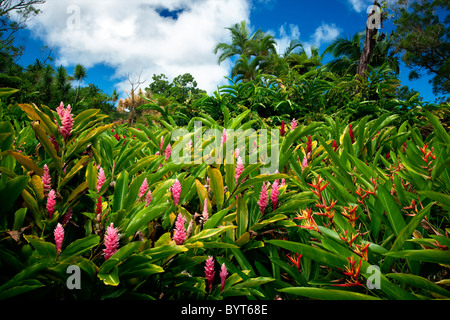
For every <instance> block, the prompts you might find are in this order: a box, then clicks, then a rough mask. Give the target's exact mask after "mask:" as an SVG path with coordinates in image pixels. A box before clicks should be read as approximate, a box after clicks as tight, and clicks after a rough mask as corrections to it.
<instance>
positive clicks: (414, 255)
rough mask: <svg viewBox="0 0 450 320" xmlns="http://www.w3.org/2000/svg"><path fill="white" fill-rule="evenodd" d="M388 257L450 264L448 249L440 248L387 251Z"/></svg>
mask: <svg viewBox="0 0 450 320" xmlns="http://www.w3.org/2000/svg"><path fill="white" fill-rule="evenodd" d="M386 256H388V257H395V258H403V259H411V260H418V261H425V262H431V263H439V264H446V265H449V264H450V254H449V253H448V251H440V250H403V251H396V252H388V253H386Z"/></svg>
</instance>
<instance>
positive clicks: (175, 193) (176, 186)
mask: <svg viewBox="0 0 450 320" xmlns="http://www.w3.org/2000/svg"><path fill="white" fill-rule="evenodd" d="M171 192H172V197H173V202H174V203H175V206H177V205H178V202H179V201H180V195H181V183H180V181H178V179H175V182H174V183H173V185H172V187H171Z"/></svg>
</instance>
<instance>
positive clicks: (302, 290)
mask: <svg viewBox="0 0 450 320" xmlns="http://www.w3.org/2000/svg"><path fill="white" fill-rule="evenodd" d="M278 291H280V292H285V293H289V294H294V295H298V296H303V297H308V298H311V299H323V300H380V299H379V298H377V297H374V296H369V295H367V294H363V293H358V292H352V291H346V290H336V289H325V288H312V287H290V288H283V289H279V290H278Z"/></svg>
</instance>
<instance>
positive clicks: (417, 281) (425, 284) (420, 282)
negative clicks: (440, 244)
mask: <svg viewBox="0 0 450 320" xmlns="http://www.w3.org/2000/svg"><path fill="white" fill-rule="evenodd" d="M386 277H388V278H391V279H394V280H398V281H400V282H402V283H404V284H408V285H412V286H415V287H418V288H422V289H424V290H427V291H431V292H435V293H437V294H439V295H441V296H443V297H447V298H450V291H448V290H446V289H444V288H442V287H440V286H438V285H437V284H435V283H433V282H431V281H430V280H428V279H425V278H423V277H420V276H417V275H414V274H406V273H388V274H386Z"/></svg>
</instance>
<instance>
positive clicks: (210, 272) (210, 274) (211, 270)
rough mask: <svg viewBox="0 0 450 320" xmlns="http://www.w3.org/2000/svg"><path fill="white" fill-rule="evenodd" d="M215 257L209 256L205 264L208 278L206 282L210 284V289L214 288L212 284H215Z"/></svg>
mask: <svg viewBox="0 0 450 320" xmlns="http://www.w3.org/2000/svg"><path fill="white" fill-rule="evenodd" d="M214 274H215V272H214V258H213V257H211V256H210V257H209V258H208V259H207V260H206V264H205V278H206V283H207V284H208V288H209V291H211V289H212V284H213V280H214Z"/></svg>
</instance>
